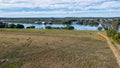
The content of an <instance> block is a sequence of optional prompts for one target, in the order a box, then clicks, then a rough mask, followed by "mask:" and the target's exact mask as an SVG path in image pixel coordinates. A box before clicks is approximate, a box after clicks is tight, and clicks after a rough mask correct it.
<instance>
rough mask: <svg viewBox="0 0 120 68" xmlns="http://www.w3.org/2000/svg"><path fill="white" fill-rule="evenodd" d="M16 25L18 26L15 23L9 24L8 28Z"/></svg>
mask: <svg viewBox="0 0 120 68" xmlns="http://www.w3.org/2000/svg"><path fill="white" fill-rule="evenodd" d="M15 27H16V25H15V24H9V25H8V28H15Z"/></svg>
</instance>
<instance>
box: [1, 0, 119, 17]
mask: <svg viewBox="0 0 120 68" xmlns="http://www.w3.org/2000/svg"><path fill="white" fill-rule="evenodd" d="M0 17H120V0H0Z"/></svg>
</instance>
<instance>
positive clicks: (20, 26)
mask: <svg viewBox="0 0 120 68" xmlns="http://www.w3.org/2000/svg"><path fill="white" fill-rule="evenodd" d="M16 28H24V25H22V24H17V25H16Z"/></svg>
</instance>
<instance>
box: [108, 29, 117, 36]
mask: <svg viewBox="0 0 120 68" xmlns="http://www.w3.org/2000/svg"><path fill="white" fill-rule="evenodd" d="M116 33H117V32H116V31H115V30H107V36H108V37H114V35H115V34H116Z"/></svg>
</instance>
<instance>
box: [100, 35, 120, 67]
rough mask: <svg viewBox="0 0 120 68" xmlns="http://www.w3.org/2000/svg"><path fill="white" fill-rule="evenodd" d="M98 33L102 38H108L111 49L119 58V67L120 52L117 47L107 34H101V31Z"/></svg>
mask: <svg viewBox="0 0 120 68" xmlns="http://www.w3.org/2000/svg"><path fill="white" fill-rule="evenodd" d="M98 34H99V35H100V36H101V37H102V38H104V39H106V41H107V43H108V45H109V47H110V49H111V50H112V52H113V54H114V55H115V57H116V60H117V63H118V65H119V67H120V52H119V51H118V50H117V49H116V47H115V46H114V45H113V44H112V42H111V41H110V39H109V38H108V37H107V36H105V35H103V34H101V33H98Z"/></svg>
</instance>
